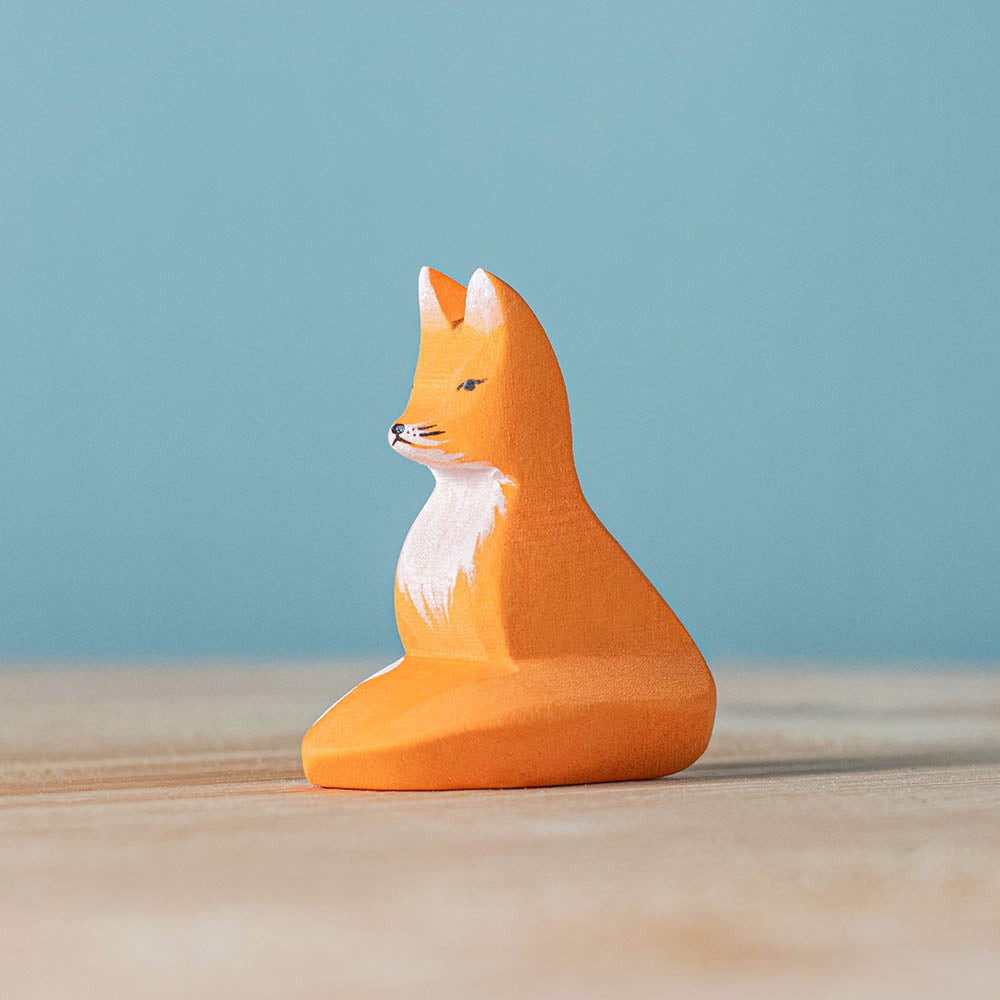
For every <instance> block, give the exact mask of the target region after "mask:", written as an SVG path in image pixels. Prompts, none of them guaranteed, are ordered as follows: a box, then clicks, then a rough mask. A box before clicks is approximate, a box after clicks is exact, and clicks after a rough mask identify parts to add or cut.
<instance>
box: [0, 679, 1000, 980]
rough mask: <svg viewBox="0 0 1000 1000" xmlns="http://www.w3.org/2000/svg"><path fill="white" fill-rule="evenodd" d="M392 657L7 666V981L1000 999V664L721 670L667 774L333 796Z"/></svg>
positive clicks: (0, 738)
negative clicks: (702, 751) (356, 709)
mask: <svg viewBox="0 0 1000 1000" xmlns="http://www.w3.org/2000/svg"><path fill="white" fill-rule="evenodd" d="M370 666H371V665H368V664H354V665H353V666H345V665H329V664H328V665H321V664H317V665H259V664H258V665H251V666H236V665H233V666H228V667H226V666H218V665H215V666H213V665H205V666H198V665H192V666H177V665H169V664H163V665H145V666H136V667H70V668H64V669H56V668H51V669H42V668H33V669H30V670H28V669H15V668H6V669H4V670H3V671H2V672H0V783H2V785H3V796H2V798H0V865H2V869H0V996H2V997H3V998H9V1000H33V998H45V1000H51V998H64V997H65V998H73V1000H87V998H91V997H102V998H103V997H115V998H117V997H127V998H130V1000H132V998H145V997H155V998H160V997H163V998H166V997H170V998H179V997H184V998H190V997H218V998H229V997H239V998H257V997H261V998H264V997H267V998H294V997H306V996H308V997H323V998H329V1000H336V998H344V1000H354V998H366V997H393V998H396V997H399V998H409V997H433V998H436V1000H447V998H451V997H461V998H479V997H483V998H503V997H516V998H519V1000H527V998H534V997H545V998H562V997H565V998H591V997H594V998H605V997H607V998H630V997H720V998H721V997H726V998H730V997H732V998H744V997H769V998H775V997H796V998H817V997H818V998H823V997H852V998H856V997H879V998H884V997H888V996H900V997H907V998H911V997H952V996H961V997H963V998H968V997H998V996H1000V957H998V949H1000V672H998V671H990V670H985V669H984V670H978V671H973V670H957V669H956V670H951V671H944V670H906V669H896V670H891V671H890V670H863V669H835V670H834V669H820V668H817V667H810V666H808V665H802V666H800V667H788V668H786V669H782V670H778V669H768V668H763V667H756V668H755V667H752V666H744V667H739V666H736V665H730V666H725V665H723V666H720V667H718V668H717V670H716V675H717V678H718V682H719V691H720V712H719V719H718V725H717V729H716V735H715V738H714V740H713V742H712V746H711V748H710V750H709V752H708V754H707V755H706V756H705V757H704V758H703V760H702V761H701V762H699V763H698V764H697V765H696V766H694V767H693V768H691V769H690V770H689V771H687V772H686V773H684V774H682V775H678V776H675V777H673V778H668V779H665V780H661V781H654V782H645V783H636V784H617V785H599V786H585V787H572V788H552V789H535V790H528V791H494V792H449V793H373V792H337V791H322V790H318V789H314V788H311V787H309V786H308V785H306V784H305V782H304V781H303V780H302V778H301V776H300V772H299V768H298V756H297V752H298V740H299V738H300V735H301V733H302V731H303V730H304V729H305V728H306V726H307V725H308V724H309V723H310V722H312V720H313V719H314V718H315V717H316V716H317V715H319V713H320V712H321V711H322V710H323V709H324V708H325V707H326V706H327V704H329V702H331V701H333V699H334V697H335V696H337V695H338V694H339V693H341V692H342V691H343V690H344V689H346V687H347V686H349V685H350V684H352V683H353V682H354V681H356V680H357V679H359V678H360V677H361V676H363V675H364V674H365V673H366V672H368V670H369V669H370Z"/></svg>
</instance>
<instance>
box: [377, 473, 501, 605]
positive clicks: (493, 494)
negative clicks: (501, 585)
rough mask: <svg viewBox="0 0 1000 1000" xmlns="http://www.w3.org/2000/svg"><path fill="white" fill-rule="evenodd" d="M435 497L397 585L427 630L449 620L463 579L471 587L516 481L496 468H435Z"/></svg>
mask: <svg viewBox="0 0 1000 1000" xmlns="http://www.w3.org/2000/svg"><path fill="white" fill-rule="evenodd" d="M431 472H433V473H434V479H435V480H436V482H435V484H434V492H433V493H431V495H430V498H429V499H428V501H427V503H426V504H424V507H423V510H421V511H420V513H419V514H418V515H417V519H416V520H415V521H414V522H413V525H412V527H411V528H410V530H409V532H408V533H407V536H406V541H405V542H403V550H402V552H400V554H399V563H398V564H397V566H396V583H397V585H398V586H399V589H400V590H402V591H403V593H405V594H406V595H407V596H408V597H409V598H410V600H411V601H413V605H414V607H415V608H416V609H417V611H418V612H419V613H420V616H421V617H422V618H423V619H424V620H425V621H426V622H427V623H428V624H431V625H433V624H441V623H443V622H446V621H447V620H448V609H449V607H450V605H451V597H452V593H453V591H454V589H455V584H456V583H457V582H458V575H459V573H465V575H466V577H467V578H468V580H469V582H470V583H471V582H472V581H473V579H474V577H475V572H476V561H475V556H476V549H477V548H478V547H479V544H480V543H481V542H482V541H483V539H484V538H486V537H487V536H488V535H489V534H490V532H491V531H492V530H493V525H494V523H495V521H496V518H497V515H498V514H499V515H502V514H503V513H504V509H505V504H506V498H505V497H504V492H503V487H504V484H509V483H510V482H511V481H510V480H509V479H508V478H507V477H506V476H504V474H503V473H502V472H501V471H500V470H499V469H495V468H494V467H493V466H492V465H482V464H478V463H476V464H472V463H468V464H465V465H457V466H454V467H451V468H448V467H445V466H437V467H432V468H431Z"/></svg>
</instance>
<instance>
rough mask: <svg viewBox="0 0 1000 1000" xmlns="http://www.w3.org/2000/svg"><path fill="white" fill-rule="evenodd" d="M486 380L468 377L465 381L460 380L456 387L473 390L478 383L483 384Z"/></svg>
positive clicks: (468, 390)
mask: <svg viewBox="0 0 1000 1000" xmlns="http://www.w3.org/2000/svg"><path fill="white" fill-rule="evenodd" d="M485 381H486V379H484V378H467V379H466V380H465V381H464V382H459V383H458V385H457V386H456V388H458V389H465V390H466V391H467V392H472V390H473V389H475V388H476V386H477V385H481V384H482V383H483V382H485Z"/></svg>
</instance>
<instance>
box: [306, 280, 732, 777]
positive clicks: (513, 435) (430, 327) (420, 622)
mask: <svg viewBox="0 0 1000 1000" xmlns="http://www.w3.org/2000/svg"><path fill="white" fill-rule="evenodd" d="M419 303H420V319H421V336H420V354H419V358H418V361H417V370H416V375H415V376H414V380H413V389H412V393H411V396H410V401H409V404H408V405H407V407H406V410H405V412H404V413H403V414H402V416H400V417H399V419H398V420H397V421H395V422H394V423H393V425H392V427H391V429H390V431H389V442H390V445H391V446H392V447H393V448H394V449H395V450H396V451H397V452H399V454H401V455H403V456H404V457H406V458H409V459H412V460H413V461H415V462H419V463H421V464H423V465H426V466H427V467H428V468H429V469H430V470H431V472H432V473H433V474H434V478H435V487H434V491H433V493H432V495H431V497H430V499H429V500H428V502H427V505H426V506H425V507H424V509H423V510H422V511H421V513H420V515H419V516H418V517H417V520H416V521H415V522H414V525H413V527H412V528H411V529H410V532H409V534H408V536H407V538H406V541H405V542H404V545H403V550H402V552H401V554H400V559H399V564H398V566H397V573H396V621H397V624H398V627H399V634H400V637H401V639H402V642H403V647H404V649H405V651H406V655H405V657H404V658H403V659H402V660H401V661H400V662H399V663H397V664H393V665H391V666H390V667H389V668H386V669H385V670H384V671H380V672H379V673H378V674H376V675H375V676H373V677H372V678H371V679H369V680H367V681H366V682H364V683H363V684H361V685H359V686H358V687H357V688H356V689H354V690H353V691H351V692H350V693H348V694H347V695H346V696H345V697H344V698H342V699H341V700H340V701H339V702H337V703H335V704H334V706H333V707H332V708H331V709H330V710H329V711H327V713H326V714H325V715H323V716H322V717H321V718H320V719H319V720H318V721H317V722H316V723H315V724H314V725H313V727H312V728H311V729H310V730H309V732H308V733H307V734H306V737H305V739H304V741H303V745H302V757H303V765H304V768H305V772H306V775H307V777H308V778H309V780H310V781H312V782H313V783H314V784H317V785H324V786H337V787H349V788H372V789H446V788H483V787H511V786H527V785H556V784H574V783H580V782H593V781H615V780H622V779H631V778H653V777H659V776H661V775H665V774H671V773H673V772H675V771H679V770H681V769H683V768H685V767H687V766H688V765H689V764H691V763H692V762H693V761H695V760H697V759H698V757H699V756H700V755H701V754H702V753H703V752H704V750H705V747H706V746H707V745H708V740H709V737H710V735H711V732H712V724H713V720H714V716H715V686H714V683H713V681H712V676H711V673H710V672H709V670H708V667H707V665H706V664H705V661H704V659H703V657H702V656H701V653H700V652H699V651H698V648H697V647H696V646H695V644H694V642H693V641H692V639H691V637H690V636H689V635H688V633H687V631H686V630H685V629H684V626H683V625H682V624H681V623H680V621H679V620H678V619H677V616H676V615H675V614H674V613H673V611H671V609H670V607H669V606H668V604H667V603H666V601H664V600H663V598H662V597H661V596H660V595H659V594H658V593H657V591H656V589H655V588H654V587H653V586H652V584H651V583H650V582H649V580H647V579H646V577H645V576H644V575H643V573H642V572H641V570H639V568H638V567H637V566H636V564H635V563H634V562H633V561H632V560H631V559H630V558H629V556H628V555H627V554H626V553H625V551H624V550H623V549H622V548H621V546H620V545H619V544H618V543H617V542H616V541H615V539H614V538H613V537H612V536H611V535H610V533H609V532H608V531H607V530H606V529H605V528H604V526H603V525H602V524H601V522H600V521H599V520H598V518H597V517H596V515H595V514H594V512H593V511H592V510H591V508H590V506H589V505H588V503H587V501H586V499H585V498H584V496H583V492H582V491H581V489H580V484H579V481H578V479H577V474H576V468H575V466H574V463H573V444H572V432H571V428H570V416H569V404H568V401H567V395H566V389H565V386H564V384H563V378H562V373H561V372H560V369H559V364H558V362H557V361H556V357H555V354H554V352H553V350H552V347H551V345H550V344H549V341H548V338H547V337H546V335H545V331H544V330H543V329H542V326H541V324H540V323H539V321H538V319H537V318H536V317H535V315H534V313H533V312H532V311H531V309H530V308H529V307H528V305H527V304H526V303H525V302H524V300H523V299H522V298H521V297H520V296H519V295H518V294H517V292H515V291H514V290H513V289H512V288H511V287H510V286H509V285H507V284H505V283H504V282H503V281H501V280H500V279H499V278H497V277H495V276H494V275H491V274H488V273H487V272H486V271H482V270H479V271H476V272H475V274H474V275H473V276H472V278H471V280H470V282H469V286H468V289H466V288H464V287H463V286H462V285H460V284H458V283H457V282H455V281H453V280H452V279H451V278H448V277H447V276H445V275H443V274H440V273H438V272H436V271H432V270H430V269H429V268H424V269H423V270H422V271H421V273H420V280H419Z"/></svg>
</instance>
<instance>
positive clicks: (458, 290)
mask: <svg viewBox="0 0 1000 1000" xmlns="http://www.w3.org/2000/svg"><path fill="white" fill-rule="evenodd" d="M417 295H418V298H419V300H420V332H421V333H428V332H434V333H449V332H451V331H452V330H453V329H454V328H455V327H456V326H457V325H458V324H459V323H461V322H462V317H463V316H464V314H465V286H464V285H460V284H459V283H458V282H457V281H454V280H452V279H451V278H449V277H448V275H447V274H442V273H441V272H440V271H435V270H434V269H433V268H430V267H422V268H421V269H420V280H419V281H418V283H417Z"/></svg>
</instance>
